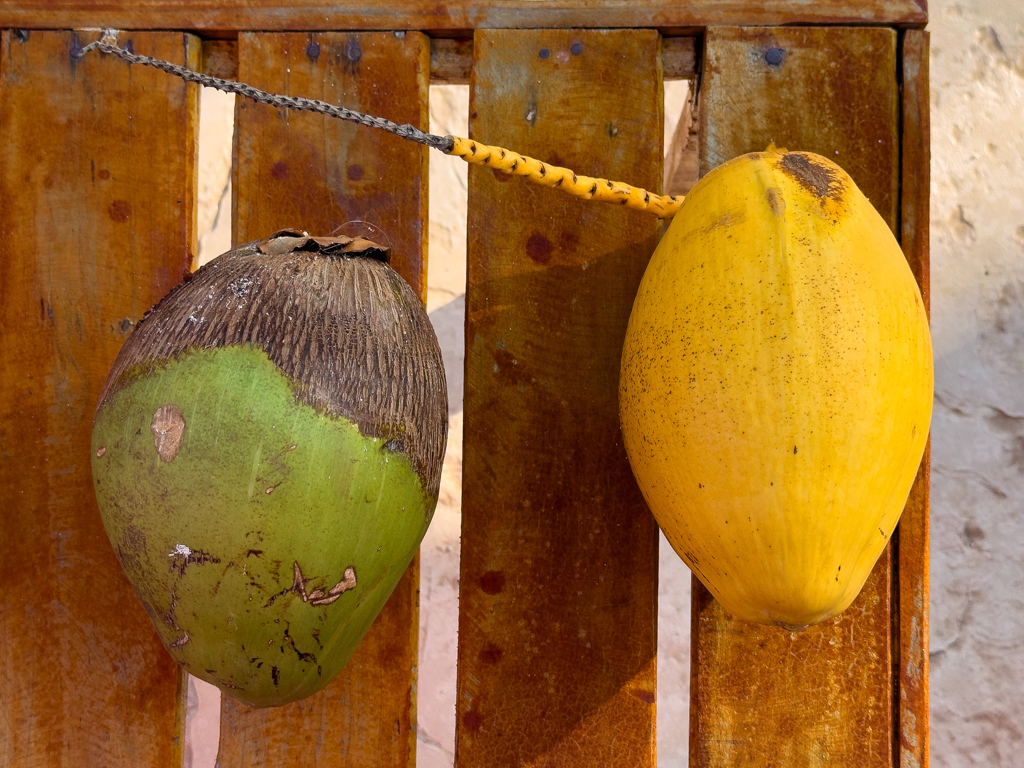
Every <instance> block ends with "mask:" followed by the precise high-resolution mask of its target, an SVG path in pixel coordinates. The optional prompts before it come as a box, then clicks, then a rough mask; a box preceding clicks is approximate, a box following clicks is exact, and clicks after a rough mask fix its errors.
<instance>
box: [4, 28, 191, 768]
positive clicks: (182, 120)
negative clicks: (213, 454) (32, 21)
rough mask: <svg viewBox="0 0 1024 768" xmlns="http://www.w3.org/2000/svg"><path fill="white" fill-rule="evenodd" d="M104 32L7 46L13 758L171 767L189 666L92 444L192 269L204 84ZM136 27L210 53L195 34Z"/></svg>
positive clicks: (173, 55)
mask: <svg viewBox="0 0 1024 768" xmlns="http://www.w3.org/2000/svg"><path fill="white" fill-rule="evenodd" d="M87 35H88V33H83V34H82V36H81V38H78V37H76V36H75V35H74V34H72V33H68V32H38V31H33V32H30V33H28V34H24V33H19V32H16V31H12V30H6V31H4V32H3V33H2V42H0V232H2V237H0V349H2V350H3V353H2V354H0V487H3V488H4V489H5V490H4V502H3V510H4V535H3V537H2V539H0V557H2V562H3V565H4V567H3V571H2V574H3V575H2V587H3V588H2V590H0V593H2V596H0V626H2V627H3V628H4V653H3V655H2V660H0V679H2V680H3V693H2V701H3V703H2V708H3V714H4V727H3V728H2V729H0V763H2V764H3V765H12V766H23V765H46V766H64V767H65V768H78V767H79V766H87V765H88V766H91V765H132V766H140V767H144V766H152V767H153V768H159V767H160V766H167V765H178V764H180V762H179V763H175V762H174V761H175V760H180V743H181V736H182V731H181V730H180V726H181V723H180V722H179V721H178V720H177V718H176V716H177V715H178V714H180V712H181V706H180V705H181V704H182V702H180V701H178V693H179V691H178V682H179V677H178V670H177V666H176V665H175V664H174V662H173V661H172V660H171V658H170V656H168V655H167V653H166V651H164V649H163V648H162V646H161V644H160V641H159V639H158V637H157V635H156V634H155V632H154V631H153V628H152V625H151V624H150V622H149V619H148V618H147V617H146V614H145V612H144V610H143V608H142V605H141V604H140V603H139V601H138V599H137V598H136V597H135V595H134V593H133V592H132V589H131V586H130V585H129V584H128V581H127V580H126V579H125V578H124V576H123V575H122V573H121V569H120V567H119V566H118V564H117V560H116V558H115V555H114V551H113V549H112V548H111V546H110V543H109V541H108V540H107V536H106V534H105V533H104V531H103V527H102V524H101V522H100V516H99V512H98V510H97V508H96V504H95V501H94V495H93V487H92V477H91V472H90V469H89V454H90V449H89V435H90V432H91V429H92V417H93V411H94V409H95V406H96V400H97V398H98V397H99V393H100V389H101V388H102V386H103V381H104V379H105V378H106V375H107V370H108V368H109V367H110V364H111V363H112V362H113V360H114V357H115V355H116V354H117V351H118V349H119V348H120V347H121V344H122V343H123V341H124V339H125V334H126V332H127V330H129V329H130V328H131V325H132V323H133V322H135V321H137V320H138V319H139V318H140V317H142V315H143V314H144V313H145V312H146V311H147V310H149V309H150V307H151V306H152V305H153V304H154V303H156V301H157V300H159V299H160V298H161V297H162V296H163V295H164V293H166V292H167V291H168V290H169V289H170V288H171V287H173V286H174V285H175V284H177V283H178V282H179V281H180V280H181V279H182V272H183V271H184V270H186V269H187V268H188V267H189V266H190V263H191V260H192V254H193V253H194V249H195V230H194V219H195V189H194V187H195V173H196V167H195V164H196V142H197V134H198V106H199V101H198V89H197V88H196V86H190V85H186V84H184V83H182V82H181V81H180V80H176V79H174V78H168V77H167V76H166V75H163V74H162V73H160V72H157V71H153V70H147V69H145V68H144V67H130V66H129V65H127V64H125V63H123V62H121V61H117V60H114V59H109V58H103V57H94V58H90V59H88V60H86V61H80V62H75V61H73V60H72V58H71V56H70V53H71V51H72V50H73V49H74V48H75V47H76V46H77V45H79V44H84V43H86V42H89V41H90V40H91V39H92V38H91V37H88V36H87ZM128 37H130V39H131V42H132V46H133V47H134V49H135V50H136V51H137V52H139V53H143V54H147V55H150V56H158V57H160V58H163V59H168V60H170V61H173V62H175V63H178V64H186V65H188V66H192V67H195V66H198V64H199V50H200V45H199V40H198V39H197V38H195V37H192V36H190V35H183V34H181V33H180V32H164V33H151V32H138V33H132V34H131V35H129V36H128ZM126 321H127V322H126ZM40 589H42V590H43V596H42V597H41V598H33V597H31V596H32V595H38V594H39V593H40Z"/></svg>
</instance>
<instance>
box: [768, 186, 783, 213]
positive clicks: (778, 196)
mask: <svg viewBox="0 0 1024 768" xmlns="http://www.w3.org/2000/svg"><path fill="white" fill-rule="evenodd" d="M765 194H766V195H767V196H768V207H769V208H771V209H772V213H774V214H775V215H776V216H781V215H782V214H784V213H785V212H786V200H785V198H783V196H782V193H781V192H780V191H779V189H778V187H769V188H768V189H767V190H765Z"/></svg>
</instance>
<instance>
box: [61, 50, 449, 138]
mask: <svg viewBox="0 0 1024 768" xmlns="http://www.w3.org/2000/svg"><path fill="white" fill-rule="evenodd" d="M116 39H117V38H116V33H114V32H113V30H104V31H103V37H101V38H100V39H99V40H97V41H95V42H92V43H89V44H88V45H86V46H84V47H83V48H81V49H79V50H78V51H75V52H73V53H72V55H73V56H74V57H75V58H78V59H80V58H82V57H83V56H85V55H86V54H87V53H89V52H90V51H94V50H95V51H101V52H102V53H112V54H113V55H115V56H117V57H119V58H121V59H124V60H125V61H127V62H129V63H131V64H144V65H146V66H147V67H153V68H155V69H159V70H161V71H163V72H167V73H168V74H171V75H175V76H177V77H180V78H181V79H182V80H185V81H187V82H190V83H199V84H200V85H203V86H206V87H207V88H216V89H217V90H218V91H224V92H225V93H237V94H238V95H239V96H244V97H245V98H247V99H252V100H253V101H258V102H260V103H261V104H269V105H270V106H272V107H285V108H286V109H296V110H300V111H302V112H318V113H320V114H322V115H329V116H330V117H336V118H338V119H340V120H348V121H349V122H352V123H358V124H359V125H365V126H367V127H368V128H379V129H381V130H382V131H387V132H388V133H391V134H394V135H395V136H400V137H401V138H403V139H408V140H409V141H415V142H416V143H417V144H424V145H426V146H428V147H433V148H434V149H437V150H439V151H441V152H444V153H445V154H446V155H447V154H449V153H450V152H451V151H452V147H453V146H454V145H455V139H454V138H452V137H451V136H436V135H434V134H432V133H426V132H425V131H421V130H419V129H418V128H415V127H414V126H411V125H409V124H408V123H406V124H405V125H399V124H398V123H395V122H392V121H391V120H385V119H384V118H383V117H374V116H373V115H364V114H363V113H362V112H356V111H355V110H352V109H346V108H345V107H338V106H335V105H334V104H328V103H327V102H326V101H320V100H318V99H305V98H302V97H298V96H284V95H281V94H278V93H269V92H267V91H262V90H260V89H259V88H255V87H253V86H251V85H247V84H245V83H239V82H235V81H233V80H222V79H221V78H219V77H213V76H212V75H204V74H202V73H201V72H195V71H193V70H191V69H189V68H188V67H182V66H178V65H177V64H171V63H170V62H169V61H164V60H163V59H154V58H152V57H151V56H142V55H139V54H137V53H132V52H131V51H128V50H125V49H124V48H121V47H120V46H119V45H117V44H116ZM108 40H114V41H115V42H114V43H110V42H106V41H108Z"/></svg>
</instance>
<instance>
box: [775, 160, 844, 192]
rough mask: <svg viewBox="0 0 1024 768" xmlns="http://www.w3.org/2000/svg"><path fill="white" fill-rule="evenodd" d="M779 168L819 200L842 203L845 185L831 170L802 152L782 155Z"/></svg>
mask: <svg viewBox="0 0 1024 768" xmlns="http://www.w3.org/2000/svg"><path fill="white" fill-rule="evenodd" d="M779 168H780V169H781V170H782V171H783V172H785V173H786V174H788V175H789V176H791V177H792V178H794V179H795V180H796V181H797V182H798V183H799V184H800V186H802V187H803V188H804V189H806V190H807V191H809V192H811V193H812V194H814V195H816V196H817V197H818V198H819V199H822V200H824V199H825V198H830V199H832V200H834V201H835V202H837V203H840V202H842V200H843V193H844V192H845V191H846V190H845V185H844V184H843V182H842V180H841V179H840V177H839V176H838V174H836V172H835V171H834V170H833V169H832V168H829V167H828V166H826V165H823V164H821V163H819V162H817V161H816V160H815V159H813V158H811V157H808V156H807V155H806V154H804V153H802V152H789V153H787V154H785V155H783V156H782V159H781V160H780V161H779Z"/></svg>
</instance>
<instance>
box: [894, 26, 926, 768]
mask: <svg viewBox="0 0 1024 768" xmlns="http://www.w3.org/2000/svg"><path fill="white" fill-rule="evenodd" d="M902 42H903V62H902V64H903V67H902V68H903V142H902V144H903V146H902V149H903V155H902V160H901V163H902V168H901V176H902V184H901V187H900V212H901V217H900V218H901V221H900V228H901V242H902V244H903V252H904V254H905V255H906V257H907V261H908V262H909V263H910V267H911V269H912V270H913V271H914V276H915V277H916V278H917V282H918V284H919V285H920V286H921V294H922V296H923V297H924V305H925V307H928V306H929V298H930V295H929V294H930V291H929V271H928V264H929V262H928V208H929V194H930V186H931V175H930V150H929V147H930V124H929V108H930V104H929V98H928V90H929V89H928V33H927V32H923V31H916V30H915V31H910V32H907V33H905V35H904V36H903V41H902ZM930 469H931V451H930V449H929V450H926V452H925V456H924V461H923V462H922V464H921V469H920V470H919V471H918V474H917V480H916V481H915V483H914V488H913V490H911V492H910V499H909V500H908V501H907V506H906V508H905V509H904V510H903V516H902V517H901V518H900V524H899V527H898V528H897V530H896V541H897V552H898V556H899V569H898V571H897V573H898V574H899V656H898V657H897V662H898V663H897V665H896V674H897V675H898V681H899V692H900V697H899V750H900V751H899V763H898V764H899V766H900V768H928V764H929V755H928V742H929V736H928V573H929V552H928V537H929V527H930V526H929V482H930Z"/></svg>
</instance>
